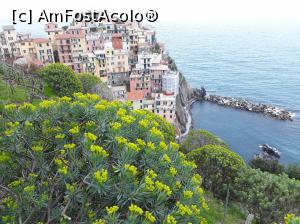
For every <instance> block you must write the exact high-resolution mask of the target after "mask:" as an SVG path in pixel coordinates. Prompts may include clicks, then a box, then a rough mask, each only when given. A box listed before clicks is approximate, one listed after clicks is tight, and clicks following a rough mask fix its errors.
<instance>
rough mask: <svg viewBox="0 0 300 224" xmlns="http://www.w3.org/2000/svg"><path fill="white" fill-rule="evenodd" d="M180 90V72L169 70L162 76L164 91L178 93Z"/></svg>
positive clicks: (168, 93)
mask: <svg viewBox="0 0 300 224" xmlns="http://www.w3.org/2000/svg"><path fill="white" fill-rule="evenodd" d="M178 90H179V73H178V72H176V71H169V72H167V73H166V74H164V75H163V76H162V91H163V92H164V93H165V94H167V95H170V94H174V95H175V96H176V95H177V94H178Z"/></svg>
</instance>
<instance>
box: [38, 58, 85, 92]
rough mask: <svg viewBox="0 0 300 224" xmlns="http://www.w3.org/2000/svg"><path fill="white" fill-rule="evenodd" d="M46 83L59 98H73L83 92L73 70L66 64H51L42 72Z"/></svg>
mask: <svg viewBox="0 0 300 224" xmlns="http://www.w3.org/2000/svg"><path fill="white" fill-rule="evenodd" d="M40 74H41V75H42V77H43V78H44V80H45V81H46V83H47V84H48V85H49V86H50V87H51V88H52V89H53V90H54V91H55V93H56V94H57V95H58V96H71V95H72V94H73V93H75V92H81V91H82V84H81V82H80V80H79V78H78V77H77V76H76V75H75V73H74V72H73V70H72V69H71V68H70V67H69V66H67V65H64V64H59V63H55V64H50V65H47V66H46V67H44V68H42V69H41V70H40Z"/></svg>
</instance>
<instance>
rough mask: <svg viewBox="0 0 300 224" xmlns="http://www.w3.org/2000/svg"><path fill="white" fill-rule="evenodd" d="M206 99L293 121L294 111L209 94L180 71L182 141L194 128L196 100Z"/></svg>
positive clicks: (178, 102) (178, 100)
mask: <svg viewBox="0 0 300 224" xmlns="http://www.w3.org/2000/svg"><path fill="white" fill-rule="evenodd" d="M201 100H205V101H208V102H211V103H215V104H218V105H220V106H225V107H231V108H235V109H239V110H244V111H249V112H254V113H262V114H264V115H265V116H268V117H271V118H274V119H277V120H282V121H292V120H293V113H292V112H290V111H287V110H284V109H281V108H278V107H275V106H271V105H267V104H262V103H254V102H250V101H247V100H245V99H240V98H233V97H223V96H219V95H214V94H207V95H206V91H205V89H204V88H201V89H197V88H192V87H190V86H189V84H188V83H187V81H186V80H185V78H184V76H183V75H182V74H181V73H180V77H179V94H178V95H177V98H176V117H177V123H176V128H177V130H178V131H177V139H178V141H182V140H183V139H184V138H185V136H186V135H187V134H188V133H189V130H190V129H191V128H192V126H193V124H192V121H193V119H192V117H191V114H190V109H191V106H192V104H193V103H194V102H196V101H201Z"/></svg>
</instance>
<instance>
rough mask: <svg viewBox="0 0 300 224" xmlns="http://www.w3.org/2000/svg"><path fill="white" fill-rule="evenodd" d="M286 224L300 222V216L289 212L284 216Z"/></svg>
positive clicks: (299, 223)
mask: <svg viewBox="0 0 300 224" xmlns="http://www.w3.org/2000/svg"><path fill="white" fill-rule="evenodd" d="M284 221H285V224H300V217H296V216H295V215H294V214H287V215H286V216H285V217H284Z"/></svg>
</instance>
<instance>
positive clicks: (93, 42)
mask: <svg viewBox="0 0 300 224" xmlns="http://www.w3.org/2000/svg"><path fill="white" fill-rule="evenodd" d="M86 44H87V50H88V52H93V51H97V50H103V49H104V38H103V35H102V34H101V33H88V34H87V35H86Z"/></svg>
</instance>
